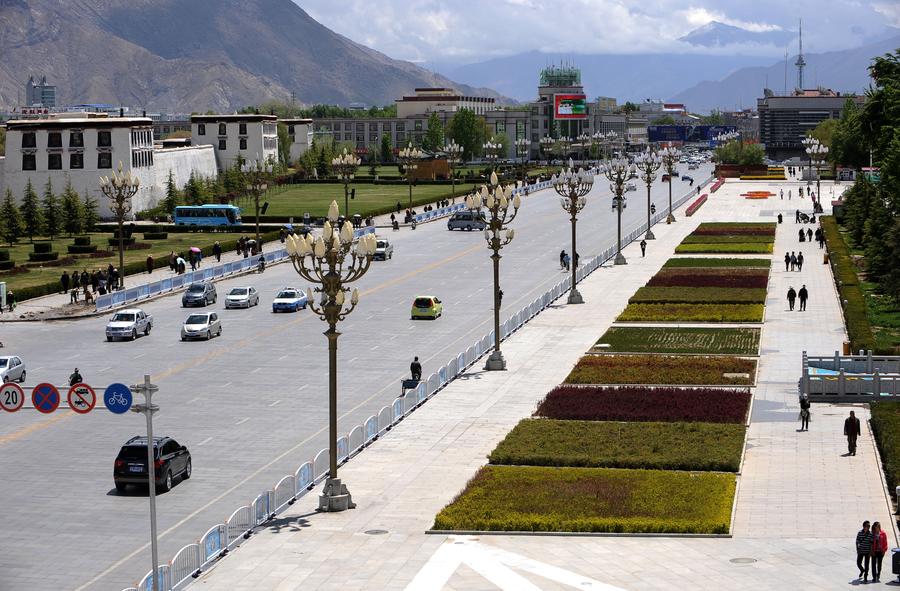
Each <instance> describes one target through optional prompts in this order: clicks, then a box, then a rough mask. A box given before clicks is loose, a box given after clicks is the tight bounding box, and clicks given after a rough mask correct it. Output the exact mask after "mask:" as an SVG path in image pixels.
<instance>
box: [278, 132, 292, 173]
mask: <svg viewBox="0 0 900 591" xmlns="http://www.w3.org/2000/svg"><path fill="white" fill-rule="evenodd" d="M278 163H279V164H281V165H282V166H289V165H290V163H291V136H290V135H288V128H287V125H285V124H284V123H279V124H278Z"/></svg>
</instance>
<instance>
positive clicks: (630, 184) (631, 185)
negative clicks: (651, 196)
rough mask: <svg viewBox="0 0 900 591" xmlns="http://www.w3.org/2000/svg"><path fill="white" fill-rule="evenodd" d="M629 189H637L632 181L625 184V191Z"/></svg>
mask: <svg viewBox="0 0 900 591" xmlns="http://www.w3.org/2000/svg"><path fill="white" fill-rule="evenodd" d="M629 191H637V185H635V184H634V183H628V184H627V185H625V192H626V193H627V192H629Z"/></svg>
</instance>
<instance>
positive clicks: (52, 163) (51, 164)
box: [47, 154, 62, 170]
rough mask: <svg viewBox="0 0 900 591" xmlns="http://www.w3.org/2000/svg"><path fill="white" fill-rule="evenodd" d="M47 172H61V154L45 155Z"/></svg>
mask: <svg viewBox="0 0 900 591" xmlns="http://www.w3.org/2000/svg"><path fill="white" fill-rule="evenodd" d="M47 170H62V154H47Z"/></svg>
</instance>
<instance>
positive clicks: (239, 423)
mask: <svg viewBox="0 0 900 591" xmlns="http://www.w3.org/2000/svg"><path fill="white" fill-rule="evenodd" d="M249 420H250V417H245V418H243V419H241V420H240V421H238V422H237V423H235V425H243V424H244V423H246V422H247V421H249Z"/></svg>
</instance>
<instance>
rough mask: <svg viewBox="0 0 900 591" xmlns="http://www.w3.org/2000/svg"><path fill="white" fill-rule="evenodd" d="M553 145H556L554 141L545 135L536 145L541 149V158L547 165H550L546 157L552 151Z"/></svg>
mask: <svg viewBox="0 0 900 591" xmlns="http://www.w3.org/2000/svg"><path fill="white" fill-rule="evenodd" d="M554 143H556V140H555V139H553V138H552V137H550V136H549V135H545V136H544V137H542V138H541V139H540V140H539V141H538V144H540V147H541V156H543V157H544V160H546V161H547V163H548V164H549V163H550V161H549V160H548V159H547V155H548V154H549V153H550V151H551V150H552V149H553V144H554Z"/></svg>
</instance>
